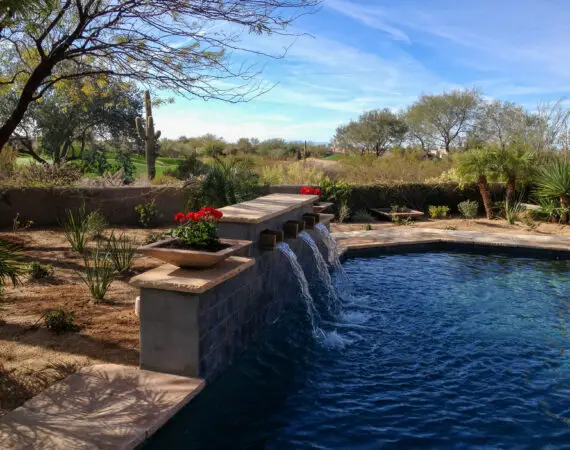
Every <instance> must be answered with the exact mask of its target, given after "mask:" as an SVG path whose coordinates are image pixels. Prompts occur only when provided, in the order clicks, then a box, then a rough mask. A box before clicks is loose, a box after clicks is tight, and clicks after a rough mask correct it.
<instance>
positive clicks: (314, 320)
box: [275, 242, 325, 338]
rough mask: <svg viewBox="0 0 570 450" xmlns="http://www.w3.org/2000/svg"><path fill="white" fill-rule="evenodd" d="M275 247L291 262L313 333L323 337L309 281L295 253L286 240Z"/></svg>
mask: <svg viewBox="0 0 570 450" xmlns="http://www.w3.org/2000/svg"><path fill="white" fill-rule="evenodd" d="M275 248H276V249H277V250H278V251H280V252H281V253H282V254H284V255H285V256H286V257H287V259H288V260H289V264H291V269H292V270H293V273H294V274H295V276H296V277H297V280H298V281H299V287H300V288H301V294H302V296H303V300H304V301H305V305H306V307H307V315H308V317H309V320H310V322H311V327H312V329H313V335H314V336H315V337H316V338H323V337H324V336H325V332H324V331H323V330H322V329H321V328H320V327H319V326H318V322H319V321H320V316H319V312H318V311H317V308H316V306H315V302H314V301H313V297H312V296H311V292H310V291H309V283H308V281H307V277H305V272H304V271H303V268H302V267H301V264H299V260H298V259H297V255H295V253H294V252H293V250H291V247H289V245H287V243H286V242H279V243H278V244H277V245H276V247H275Z"/></svg>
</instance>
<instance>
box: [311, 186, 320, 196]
mask: <svg viewBox="0 0 570 450" xmlns="http://www.w3.org/2000/svg"><path fill="white" fill-rule="evenodd" d="M313 194H314V195H318V196H319V197H320V196H321V190H320V189H319V188H315V189H313Z"/></svg>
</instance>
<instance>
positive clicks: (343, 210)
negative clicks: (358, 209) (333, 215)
mask: <svg viewBox="0 0 570 450" xmlns="http://www.w3.org/2000/svg"><path fill="white" fill-rule="evenodd" d="M349 217H350V208H349V207H348V202H346V201H343V202H341V204H340V206H339V208H338V215H337V218H338V221H339V222H340V223H344V222H345V221H346V219H348V218H349Z"/></svg>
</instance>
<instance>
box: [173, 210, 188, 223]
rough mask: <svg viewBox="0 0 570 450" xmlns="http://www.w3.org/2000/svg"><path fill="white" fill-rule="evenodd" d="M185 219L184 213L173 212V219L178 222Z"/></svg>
mask: <svg viewBox="0 0 570 450" xmlns="http://www.w3.org/2000/svg"><path fill="white" fill-rule="evenodd" d="M185 219H186V216H184V213H181V212H179V213H176V214H174V221H175V222H178V223H182V222H184V220H185Z"/></svg>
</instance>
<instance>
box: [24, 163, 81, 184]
mask: <svg viewBox="0 0 570 450" xmlns="http://www.w3.org/2000/svg"><path fill="white" fill-rule="evenodd" d="M80 178H81V171H80V170H79V169H78V168H77V167H74V166H72V165H70V164H66V163H60V164H35V163H30V164H26V165H25V166H22V167H20V168H19V169H18V171H17V173H15V175H14V177H13V179H14V181H15V182H16V184H19V185H22V186H70V185H72V184H74V183H76V182H77V181H78V180H79V179H80Z"/></svg>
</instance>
